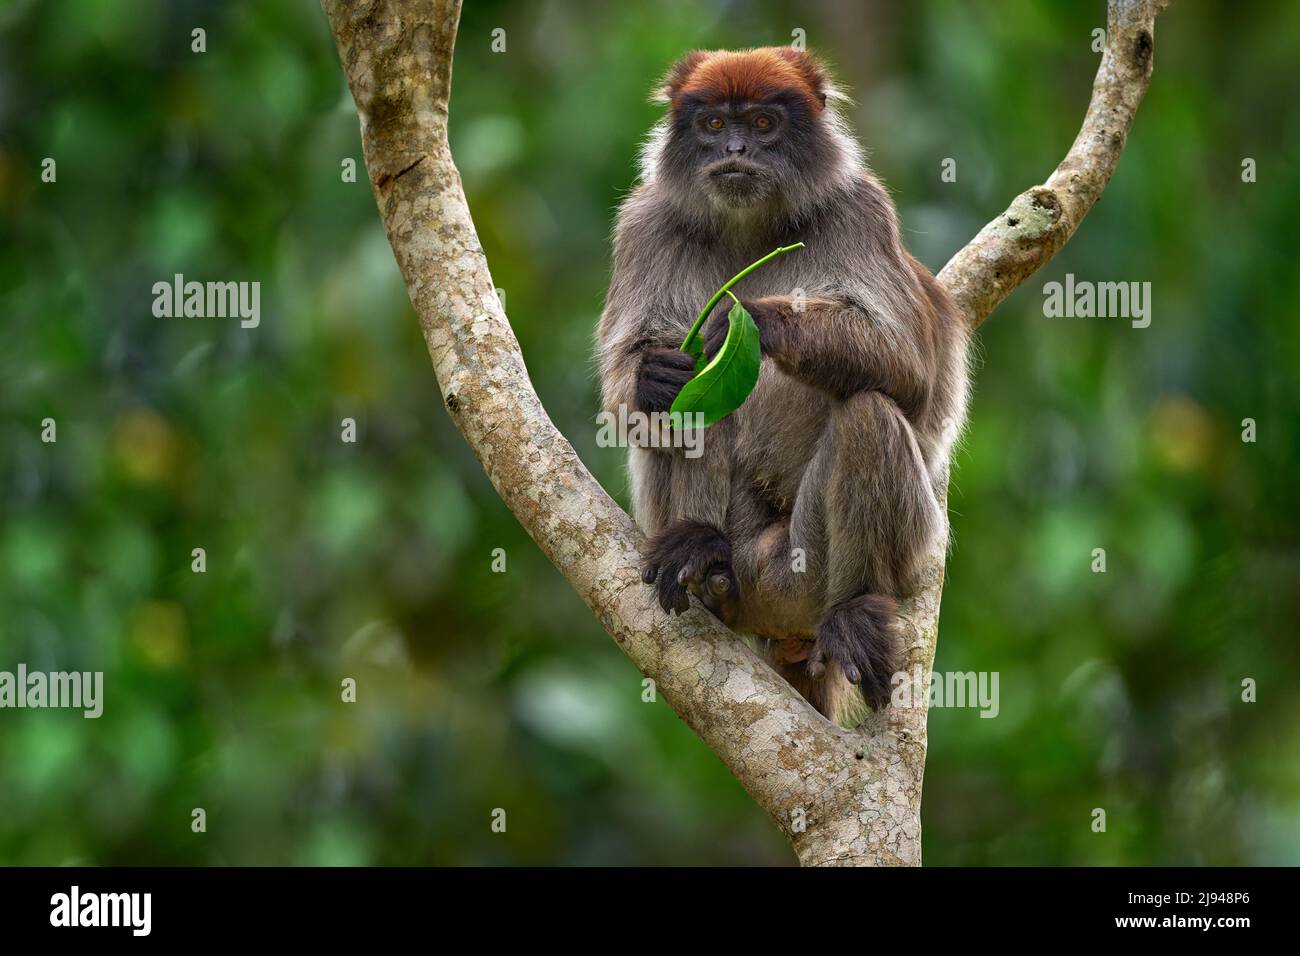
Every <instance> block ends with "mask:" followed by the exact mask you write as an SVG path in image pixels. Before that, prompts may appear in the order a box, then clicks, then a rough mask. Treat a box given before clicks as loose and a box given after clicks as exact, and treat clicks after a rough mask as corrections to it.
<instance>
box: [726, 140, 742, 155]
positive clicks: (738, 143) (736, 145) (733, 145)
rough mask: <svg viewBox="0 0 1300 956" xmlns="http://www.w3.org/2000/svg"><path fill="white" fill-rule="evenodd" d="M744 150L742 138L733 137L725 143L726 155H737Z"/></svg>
mask: <svg viewBox="0 0 1300 956" xmlns="http://www.w3.org/2000/svg"><path fill="white" fill-rule="evenodd" d="M744 151H745V141H744V140H743V139H733V140H732V141H731V142H730V143H728V144H727V155H728V156H739V155H740V154H741V153H743V152H744Z"/></svg>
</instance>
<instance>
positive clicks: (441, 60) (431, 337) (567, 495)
mask: <svg viewBox="0 0 1300 956" xmlns="http://www.w3.org/2000/svg"><path fill="white" fill-rule="evenodd" d="M1167 2H1168V0H1109V3H1108V16H1107V31H1106V44H1105V49H1104V51H1103V53H1102V59H1101V66H1100V67H1099V69H1098V71H1097V76H1096V79H1095V80H1094V83H1093V90H1092V98H1091V102H1090V103H1089V105H1088V112H1087V115H1086V116H1085V118H1084V121H1083V125H1082V128H1081V129H1080V131H1079V135H1078V136H1077V137H1076V138H1075V141H1074V144H1073V145H1072V146H1071V148H1070V150H1069V152H1068V153H1067V155H1066V157H1065V159H1064V160H1062V161H1061V163H1060V165H1059V166H1057V168H1056V170H1055V171H1054V172H1053V173H1052V175H1051V176H1050V177H1049V178H1048V180H1047V181H1046V182H1045V183H1043V184H1042V185H1040V186H1034V187H1032V188H1031V189H1028V190H1026V191H1025V192H1023V193H1021V194H1020V195H1019V196H1017V197H1016V198H1015V199H1014V200H1013V201H1012V202H1011V205H1010V206H1009V207H1008V208H1007V210H1006V212H1004V213H1003V214H1002V215H1000V216H998V217H997V218H996V219H994V220H993V221H991V222H990V223H989V224H988V225H987V226H985V227H984V228H983V229H982V230H981V231H980V233H979V234H978V235H977V236H976V237H975V238H974V239H972V240H971V241H970V242H969V243H968V244H967V245H966V246H965V247H964V248H962V249H961V250H960V251H959V252H958V253H957V254H956V255H955V256H953V258H952V260H951V261H950V262H949V263H948V264H947V265H946V266H944V268H943V269H942V270H941V271H940V273H939V276H938V278H939V281H940V282H941V283H942V284H943V285H944V286H945V287H946V288H947V289H948V291H949V292H950V293H951V294H952V296H953V298H954V299H955V300H956V302H957V304H958V305H959V306H960V307H961V308H962V309H963V310H964V311H965V313H966V314H967V316H968V317H969V319H970V322H971V324H972V326H973V327H978V326H979V325H980V324H981V323H982V322H983V321H984V319H985V318H987V317H988V315H989V313H991V312H992V311H993V309H994V308H996V307H997V305H998V304H999V303H1000V302H1001V301H1002V300H1003V299H1005V298H1006V297H1007V295H1008V294H1010V293H1011V291H1012V290H1013V289H1015V288H1016V286H1018V285H1019V284H1020V283H1021V282H1023V281H1024V280H1025V279H1026V278H1028V277H1029V276H1030V275H1032V274H1033V273H1034V272H1035V271H1037V270H1038V269H1039V268H1040V267H1041V266H1042V265H1043V264H1044V263H1045V262H1047V261H1048V260H1049V259H1050V258H1051V257H1052V256H1053V255H1055V254H1056V252H1057V251H1058V250H1059V249H1060V248H1061V247H1062V246H1063V245H1065V243H1066V241H1067V240H1068V239H1069V238H1070V236H1071V235H1073V233H1074V231H1075V230H1076V229H1077V228H1078V226H1079V223H1080V222H1081V221H1082V220H1083V217H1084V216H1085V215H1087V213H1088V210H1089V209H1091V208H1092V205H1093V204H1094V203H1095V202H1096V201H1097V199H1098V197H1099V196H1100V195H1101V192H1102V190H1103V189H1104V188H1105V186H1106V184H1107V182H1108V181H1109V180H1110V176H1111V174H1112V173H1113V172H1114V170H1115V166H1116V164H1117V163H1118V162H1119V157H1120V153H1121V152H1122V151H1123V148H1124V143H1125V140H1126V139H1127V136H1128V131H1129V129H1130V127H1131V125H1132V122H1133V117H1134V114H1135V113H1136V111H1137V107H1138V104H1139V103H1140V102H1141V100H1142V97H1143V95H1144V94H1145V92H1146V89H1147V85H1148V83H1149V81H1150V77H1151V70H1152V52H1153V43H1154V29H1155V19H1156V17H1157V16H1158V15H1159V13H1160V12H1161V11H1162V10H1163V9H1164V7H1165V6H1166V5H1167ZM322 5H323V7H324V9H325V12H326V14H327V15H328V17H329V20H330V25H331V27H332V29H333V31H334V36H335V40H336V42H337V44H338V48H339V55H340V58H341V60H342V63H343V67H344V72H345V74H346V76H347V81H348V85H349V87H350V88H351V90H352V97H353V100H354V101H355V103H356V106H357V112H358V114H359V117H360V121H361V132H362V142H363V146H364V150H365V160H366V169H367V170H368V172H369V175H370V182H371V186H372V188H373V191H374V195H375V200H376V202H377V204H378V206H379V211H380V215H381V217H382V219H383V222H384V228H385V229H386V231H387V233H388V239H389V242H390V244H391V245H392V248H393V253H394V255H395V256H396V258H397V263H398V265H399V267H400V268H401V272H402V276H403V278H404V279H405V282H406V287H407V291H408V293H409V294H410V298H411V303H412V304H413V305H414V307H415V311H416V314H417V316H418V317H419V321H420V326H421V328H422V330H423V332H424V339H425V342H426V343H427V345H428V348H429V355H430V357H431V359H432V361H433V367H434V371H435V373H436V375H437V378H438V384H439V386H440V388H441V392H442V396H443V400H444V402H445V403H446V407H447V410H448V412H449V413H450V414H451V417H452V419H453V420H454V421H455V423H456V425H457V427H459V428H460V430H461V432H462V433H463V434H464V436H465V438H466V440H467V441H468V442H469V444H470V446H471V448H473V450H474V453H475V454H476V455H477V456H478V459H479V461H480V462H481V464H482V465H483V468H484V470H485V471H486V473H487V475H488V478H489V479H490V480H491V481H492V484H493V486H494V487H495V488H496V490H497V492H498V494H499V495H500V496H501V498H502V500H503V501H504V502H505V503H506V505H507V506H508V507H509V508H510V510H511V511H512V512H513V513H514V514H515V516H516V517H517V518H518V519H519V521H520V522H521V523H522V524H523V526H524V528H525V529H526V530H527V531H528V533H529V534H530V535H531V536H532V538H533V540H534V541H536V542H537V544H538V546H539V547H541V549H542V550H543V551H544V552H545V553H546V555H547V557H548V558H550V560H551V562H552V563H553V564H554V565H555V566H556V568H558V569H559V570H560V572H561V573H563V574H564V576H565V578H567V579H568V581H569V583H570V585H572V587H573V588H574V590H575V591H576V592H577V593H578V595H579V596H580V597H581V598H582V599H583V600H584V601H585V602H586V603H587V605H588V606H589V607H590V608H591V610H592V612H593V613H594V614H595V615H596V617H597V618H598V619H599V620H600V623H601V625H602V626H603V627H604V628H605V630H606V631H608V632H609V634H610V636H611V637H613V638H614V640H615V641H616V642H617V643H618V645H619V647H621V648H622V649H623V651H624V652H625V653H626V654H627V656H628V657H629V658H631V660H632V662H633V663H634V664H635V665H636V666H637V667H638V668H639V669H640V670H641V672H642V673H644V674H645V675H646V676H648V677H651V678H653V679H654V681H655V683H656V685H657V687H658V689H659V691H660V692H661V693H662V694H663V696H664V699H665V700H666V701H667V702H668V704H669V705H670V706H671V707H672V708H673V710H675V711H676V712H677V713H678V715H680V716H681V718H682V719H683V720H685V721H686V723H687V724H688V725H689V726H690V727H691V729H692V730H693V731H694V732H695V733H696V734H698V735H699V736H700V738H701V739H702V740H703V741H704V742H705V743H706V744H707V745H708V746H709V747H710V748H711V749H712V750H713V751H714V753H716V754H717V755H718V756H719V757H720V758H721V759H722V761H723V762H724V763H725V764H726V765H727V767H728V768H729V769H730V770H731V772H732V773H733V774H734V775H735V776H736V778H737V779H738V780H739V781H740V783H741V784H742V785H743V786H744V787H745V789H746V791H748V793H749V794H750V795H751V796H752V797H753V799H754V800H755V801H756V802H757V803H758V804H759V806H761V807H762V808H763V810H764V811H766V812H767V814H768V815H769V816H770V817H771V819H772V820H773V821H774V822H775V823H776V825H777V826H778V827H780V828H781V830H782V831H783V832H784V833H785V834H786V835H787V837H788V838H789V840H790V843H791V845H792V846H793V848H794V850H795V852H796V854H797V855H798V857H799V860H800V862H801V863H802V864H803V865H805V866H808V865H841V866H843V865H864V864H865V865H917V864H919V863H920V862H921V817H920V812H921V782H922V777H923V774H924V771H925V753H926V716H927V711H926V701H927V700H928V691H929V683H928V681H929V674H930V670H931V667H932V665H933V662H934V653H935V646H936V642H937V640H938V622H939V600H940V594H941V592H942V587H943V562H944V555H943V553H942V552H941V551H937V552H936V553H934V554H932V555H931V556H930V557H929V560H928V568H927V571H926V572H925V575H924V582H923V585H922V587H921V589H920V591H919V592H918V593H917V594H915V595H913V596H912V597H910V598H909V599H908V600H906V601H904V602H903V603H902V605H901V618H902V621H903V625H904V633H905V640H904V643H905V645H906V648H907V650H906V675H905V676H904V677H903V678H902V679H903V680H904V681H905V682H906V683H908V684H915V686H911V687H908V686H904V687H903V690H904V691H906V692H909V693H910V699H911V700H912V701H913V702H914V706H911V707H906V708H903V707H889V708H887V709H886V710H884V711H883V712H880V713H875V714H873V715H872V716H871V717H870V718H868V720H866V721H865V722H864V723H863V724H862V725H860V726H859V727H857V728H854V729H846V728H842V727H837V726H835V725H833V724H831V723H830V722H829V721H827V720H825V719H824V718H823V717H822V716H821V715H820V714H818V713H817V712H816V711H815V710H814V709H813V708H812V707H811V706H810V705H809V704H808V703H807V702H806V701H805V700H804V699H803V698H802V697H800V696H799V695H798V694H797V693H795V691H794V690H793V689H792V688H791V687H790V686H789V685H788V684H787V683H786V682H785V681H784V680H782V679H781V678H780V677H779V676H777V674H776V673H775V672H774V671H773V670H772V669H771V668H769V667H768V666H767V664H766V663H765V662H764V661H763V660H762V659H761V658H760V657H759V655H758V654H757V653H755V652H754V651H753V650H751V649H750V648H749V647H748V646H746V644H745V643H744V642H743V641H740V640H738V639H737V638H736V636H735V635H734V634H732V633H731V632H730V631H728V630H727V629H726V628H725V627H723V626H722V625H721V624H720V623H718V622H717V621H716V620H715V619H714V618H713V617H712V616H711V615H710V614H709V613H708V612H707V611H704V610H703V609H702V608H699V607H698V606H695V607H692V609H691V610H690V611H689V612H688V613H686V614H685V615H683V616H681V617H677V618H670V617H669V616H668V615H667V614H666V613H664V612H663V611H662V610H660V608H659V606H658V604H657V603H656V602H655V601H654V599H653V596H652V591H651V589H650V588H647V587H646V586H645V585H644V584H642V582H641V579H640V576H639V574H638V571H637V564H638V557H639V553H638V546H639V544H640V542H641V539H642V536H641V533H640V531H639V530H638V529H637V527H636V525H635V524H634V523H633V521H632V519H631V518H630V517H629V516H628V515H627V514H626V513H625V512H624V511H623V510H622V509H621V508H620V507H619V506H618V505H617V504H616V503H615V502H614V501H613V500H612V499H611V498H610V497H609V495H607V494H606V493H605V491H604V489H602V488H601V487H600V485H599V484H597V482H596V480H595V479H594V478H593V477H592V476H591V474H590V473H589V472H588V471H587V469H586V467H585V466H584V465H583V464H582V462H581V461H580V460H579V459H578V456H577V454H576V453H575V452H574V450H573V448H572V446H570V444H569V443H568V441H566V440H565V438H564V436H563V435H561V434H560V433H559V431H558V430H557V429H556V428H555V426H554V425H552V424H551V421H550V418H549V417H548V416H547V414H546V410H545V409H544V408H543V407H542V405H541V402H540V401H539V400H538V397H537V394H536V393H535V392H534V390H533V387H532V385H531V383H530V382H529V379H528V372H527V369H526V368H525V367H524V361H523V356H522V354H521V352H520V349H519V343H518V341H517V340H516V338H515V335H514V332H513V330H512V329H511V327H510V324H509V322H508V321H507V319H506V316H505V314H504V312H503V310H502V308H501V305H500V302H499V301H498V299H497V295H496V292H495V288H494V285H493V282H492V278H491V275H490V273H489V271H488V264H487V261H486V259H485V257H484V254H483V250H482V247H481V246H480V245H479V241H478V237H477V234H476V233H475V230H474V223H473V221H472V219H471V218H470V213H469V209H468V206H467V205H466V202H465V195H464V192H463V190H462V188H461V182H460V175H459V173H458V172H457V170H456V166H455V163H454V162H453V161H452V156H451V151H450V148H449V146H448V142H447V109H448V100H449V97H450V93H451V72H452V53H453V49H454V47H455V41H456V29H457V25H458V23H459V19H460V8H461V4H460V0H368V2H345V0H322Z"/></svg>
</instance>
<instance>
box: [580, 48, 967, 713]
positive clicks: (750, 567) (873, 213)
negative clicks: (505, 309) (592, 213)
mask: <svg viewBox="0 0 1300 956" xmlns="http://www.w3.org/2000/svg"><path fill="white" fill-rule="evenodd" d="M660 98H661V99H662V100H663V102H665V103H667V104H668V112H667V115H666V116H665V117H664V119H663V120H662V121H661V122H660V123H659V124H658V125H656V126H655V128H654V130H653V132H652V134H651V136H650V139H649V142H648V144H647V146H646V148H645V152H644V156H643V161H642V177H641V182H640V184H639V186H638V187H637V188H636V190H635V191H634V192H633V193H632V194H631V195H630V196H629V197H628V198H627V200H626V201H625V202H624V203H623V204H622V207H621V208H620V210H619V214H618V222H617V226H616V229H615V237H614V271H613V278H612V281H611V283H610V287H609V293H608V296H607V298H606V304H605V310H604V314H603V315H602V317H601V321H600V328H599V356H600V369H601V381H602V392H603V402H604V406H605V408H606V410H607V411H610V412H613V413H615V414H617V413H618V411H619V407H620V406H623V407H624V408H625V409H626V410H631V411H638V412H643V413H655V412H662V411H665V410H666V409H667V408H668V407H669V406H670V405H671V404H672V401H673V399H674V397H675V396H676V395H677V393H678V391H680V389H681V387H682V386H683V385H684V384H685V383H686V382H687V381H688V380H689V379H690V378H691V377H692V375H693V374H694V362H693V360H692V358H691V356H689V355H687V354H686V353H684V352H682V351H680V349H679V346H680V345H681V342H682V340H683V338H684V337H685V335H686V332H687V331H688V329H689V328H690V325H691V323H692V321H693V320H694V318H695V315H696V314H697V310H698V309H699V308H700V305H701V304H702V303H704V302H706V301H708V299H709V297H710V296H711V295H712V294H713V293H714V292H715V291H716V290H717V288H718V286H720V285H721V284H722V282H723V281H725V280H726V279H727V278H729V277H730V276H732V275H734V274H735V273H737V272H738V271H740V270H741V269H742V268H744V267H745V266H746V265H748V264H749V263H750V262H753V261H755V260H756V259H758V258H759V257H760V256H762V255H763V254H764V253H766V252H769V251H770V250H771V249H773V248H774V247H776V246H778V245H787V244H792V243H795V242H800V241H802V242H803V243H805V248H803V249H801V250H799V251H797V252H794V253H791V254H789V255H785V256H782V257H780V258H778V259H776V260H774V261H773V262H771V263H770V264H769V265H767V266H765V267H764V268H763V269H760V270H758V271H757V272H755V273H753V274H752V275H750V276H749V277H747V278H746V279H745V280H744V281H743V282H742V283H741V284H740V285H739V286H738V287H737V290H736V291H737V292H738V293H740V298H741V301H742V302H743V304H744V305H745V307H746V308H747V309H748V310H749V311H750V313H751V314H752V315H753V317H754V321H755V322H756V324H757V325H758V329H759V334H760V340H761V348H762V353H763V363H762V368H761V371H760V374H759V380H758V384H757V386H756V387H755V388H754V391H753V392H752V394H751V395H750V397H749V399H748V400H747V401H746V402H745V404H744V405H743V406H742V407H741V408H740V409H739V410H738V411H736V412H735V413H733V414H732V415H730V416H729V417H727V418H725V419H723V420H722V421H721V422H719V423H718V424H716V425H714V426H712V427H711V428H709V429H708V431H707V432H706V433H705V438H704V440H703V442H702V452H703V453H702V454H698V455H696V456H692V457H688V456H687V455H686V454H684V453H683V450H682V449H680V448H671V447H667V448H665V447H651V446H649V445H647V446H644V447H634V448H632V449H631V450H630V473H631V482H632V497H633V502H634V511H635V515H636V519H637V521H638V523H639V524H640V525H641V527H642V528H643V530H644V531H645V532H646V534H647V535H648V541H647V546H646V551H645V563H644V566H643V569H642V572H643V578H644V580H645V581H646V583H647V584H650V585H652V586H653V587H654V588H655V589H656V591H657V595H658V600H659V602H660V604H661V605H662V606H663V607H664V609H665V610H671V611H676V612H678V613H680V612H682V611H684V610H686V608H687V607H688V605H689V599H690V596H691V595H694V596H695V597H696V598H697V599H698V600H700V601H701V602H702V603H703V604H704V606H705V607H707V608H708V609H709V610H710V611H712V612H713V613H714V614H715V615H716V616H718V617H719V618H720V619H721V620H722V621H723V622H724V623H726V624H727V625H728V626H729V627H731V628H732V629H733V630H735V631H736V632H737V633H740V634H747V635H753V636H755V637H758V638H762V639H764V641H765V644H766V646H767V648H768V650H769V659H770V660H771V661H772V663H773V665H774V666H776V667H777V668H778V669H779V670H780V671H781V673H782V674H783V676H785V678H786V679H787V680H789V681H790V683H791V684H793V685H794V686H795V687H796V688H797V689H798V690H799V691H800V693H802V694H803V695H804V696H805V697H807V698H808V699H809V700H810V701H811V702H812V703H813V704H814V705H815V706H816V707H817V708H818V709H819V710H820V711H821V712H822V713H823V714H825V715H826V716H828V717H830V718H831V719H841V720H843V719H846V715H847V713H848V707H849V705H851V704H852V703H853V698H852V695H850V694H848V693H846V692H847V691H848V690H849V688H850V685H857V687H858V688H859V689H860V690H861V692H862V696H863V698H864V699H865V700H866V702H867V703H868V704H870V705H871V706H873V707H877V708H878V707H881V706H883V705H884V704H885V703H886V702H887V701H888V699H889V692H890V686H891V678H892V676H893V673H894V670H895V668H896V667H897V666H898V662H899V653H900V648H899V637H898V633H897V622H896V601H897V599H898V598H900V597H902V596H904V595H906V594H907V593H909V592H910V591H911V590H912V589H914V587H915V585H916V578H917V574H918V572H919V570H920V563H921V561H922V559H923V557H924V556H925V555H926V553H927V552H928V551H929V550H930V549H931V548H933V547H935V546H937V545H939V544H940V540H939V539H940V537H941V536H942V535H944V534H946V530H945V529H946V527H947V522H946V521H945V519H944V514H943V511H942V502H943V500H944V499H943V491H942V488H943V483H944V482H945V480H946V474H947V459H948V455H949V451H950V448H951V445H952V442H953V440H954V439H955V437H956V436H957V434H958V433H959V431H960V429H961V424H962V421H963V419H964V416H965V409H966V401H967V389H968V374H967V347H968V332H967V327H966V324H965V323H964V321H963V320H962V317H961V316H960V315H959V314H958V312H957V310H956V308H955V307H954V306H953V304H952V303H951V301H950V300H949V299H948V297H947V296H946V294H945V293H944V291H943V289H942V288H941V287H940V286H939V285H938V283H936V282H935V280H934V277H933V276H932V275H931V274H930V273H929V272H928V271H927V270H926V269H925V267H924V266H922V265H921V264H920V263H918V262H917V261H916V260H915V259H913V258H912V256H911V255H910V254H908V252H907V250H905V249H904V248H903V245H902V243H901V241H900V239H899V227H898V216H897V212H896V210H895V209H894V204H893V202H892V201H891V200H890V198H889V196H888V195H887V194H886V192H885V190H884V189H883V188H882V186H881V184H880V181H879V180H878V179H877V178H876V177H875V175H874V174H873V173H872V172H871V170H870V169H868V168H867V166H866V164H865V163H864V161H863V156H862V150H861V148H860V147H859V145H858V143H857V141H856V140H855V139H854V138H853V136H852V134H851V133H850V132H849V131H848V129H847V127H846V125H845V123H844V121H843V119H842V118H841V116H840V115H839V113H838V112H837V109H836V105H837V103H836V101H837V99H840V98H841V97H840V96H839V94H838V92H837V91H836V89H835V87H834V86H833V85H832V83H831V81H830V79H829V77H828V75H827V72H826V69H825V68H824V67H823V66H822V64H821V63H820V62H819V61H818V60H817V59H815V58H814V57H812V56H811V55H809V54H807V53H803V52H799V51H795V50H793V49H789V48H785V47H771V48H765V49H757V50H744V51H727V50H720V51H711V52H700V51H697V52H694V53H690V54H688V55H687V56H686V57H684V58H683V59H682V60H681V61H680V62H679V63H678V64H677V65H676V66H675V67H673V69H672V70H671V71H670V72H669V74H668V76H667V77H666V78H665V80H664V84H663V87H662V90H661V97H660ZM726 311H727V310H726V308H725V307H719V309H718V310H717V311H716V312H715V313H714V315H712V316H711V317H710V318H709V320H708V321H707V322H706V324H705V326H704V330H703V341H704V346H705V352H706V354H707V355H709V356H712V355H713V354H714V353H715V352H716V351H717V349H718V348H719V347H720V345H721V343H722V341H723V340H724V338H725V336H726V332H727V321H726V314H725V313H726Z"/></svg>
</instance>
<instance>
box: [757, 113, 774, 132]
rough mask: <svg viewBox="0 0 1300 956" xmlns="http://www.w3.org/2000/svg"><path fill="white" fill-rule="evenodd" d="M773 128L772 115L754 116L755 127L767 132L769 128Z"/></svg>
mask: <svg viewBox="0 0 1300 956" xmlns="http://www.w3.org/2000/svg"><path fill="white" fill-rule="evenodd" d="M771 128H772V117H770V116H757V117H755V118H754V129H757V130H762V131H763V132H767V131H768V130H769V129H771Z"/></svg>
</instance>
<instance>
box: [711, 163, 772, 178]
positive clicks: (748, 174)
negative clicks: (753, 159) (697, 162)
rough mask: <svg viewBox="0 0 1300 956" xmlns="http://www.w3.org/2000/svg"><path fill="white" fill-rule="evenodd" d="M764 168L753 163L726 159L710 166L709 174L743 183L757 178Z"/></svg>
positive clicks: (713, 176)
mask: <svg viewBox="0 0 1300 956" xmlns="http://www.w3.org/2000/svg"><path fill="white" fill-rule="evenodd" d="M761 174H762V169H761V168H760V167H758V166H755V165H754V164H753V163H741V162H737V161H736V160H734V159H728V160H724V161H722V162H720V163H717V164H716V165H714V166H710V167H709V175H710V176H711V177H712V178H714V179H719V180H722V181H723V182H731V183H741V182H744V181H745V180H747V179H756V178H758V177H759V176H760V175H761Z"/></svg>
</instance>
